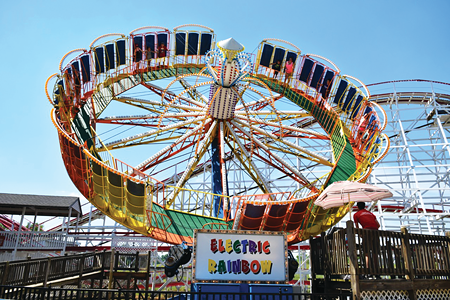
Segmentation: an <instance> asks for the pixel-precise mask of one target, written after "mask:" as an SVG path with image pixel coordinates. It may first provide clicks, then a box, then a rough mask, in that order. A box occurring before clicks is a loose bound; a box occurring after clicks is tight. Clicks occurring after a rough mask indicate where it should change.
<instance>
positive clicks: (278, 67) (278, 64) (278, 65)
mask: <svg viewBox="0 0 450 300" xmlns="http://www.w3.org/2000/svg"><path fill="white" fill-rule="evenodd" d="M270 65H271V66H272V70H273V78H278V72H280V70H281V61H279V60H277V62H276V63H271V64H270Z"/></svg>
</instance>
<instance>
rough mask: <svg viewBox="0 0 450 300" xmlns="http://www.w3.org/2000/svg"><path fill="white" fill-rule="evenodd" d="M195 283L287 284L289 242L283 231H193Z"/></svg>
mask: <svg viewBox="0 0 450 300" xmlns="http://www.w3.org/2000/svg"><path fill="white" fill-rule="evenodd" d="M193 254H194V263H193V278H194V281H196V282H236V283H241V282H254V283H287V281H288V273H289V272H288V270H287V264H288V261H287V257H288V256H287V242H286V234H284V233H282V232H263V231H239V230H205V229H199V230H195V232H194V253H193Z"/></svg>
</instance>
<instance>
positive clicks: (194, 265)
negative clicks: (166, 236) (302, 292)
mask: <svg viewBox="0 0 450 300" xmlns="http://www.w3.org/2000/svg"><path fill="white" fill-rule="evenodd" d="M199 234H200V235H204V234H205V235H206V234H210V235H211V237H213V238H214V239H215V238H216V237H217V238H218V239H220V238H221V236H220V235H223V236H224V237H226V234H228V235H242V236H246V235H248V236H250V237H254V238H258V239H261V238H263V237H267V238H269V239H270V238H272V239H273V238H274V237H273V236H282V237H283V238H282V239H283V246H280V245H277V247H278V248H282V249H283V250H282V254H281V253H277V254H276V255H283V257H284V259H283V262H284V263H283V264H282V265H283V274H284V278H283V279H282V278H281V277H282V275H279V276H278V278H277V279H275V280H264V279H248V280H243V279H240V277H243V276H244V275H239V276H236V275H234V276H233V275H230V276H226V275H225V277H226V279H213V278H211V279H205V278H201V279H198V278H197V277H198V276H203V273H205V272H204V271H202V273H201V275H199V273H200V272H198V271H197V267H198V263H199V260H197V255H198V254H199V252H200V254H203V253H204V252H205V251H207V250H205V248H207V249H208V250H209V251H211V248H210V247H211V245H210V244H207V245H204V244H202V245H199V244H198V240H199ZM277 238H278V237H277ZM218 239H217V240H218ZM193 246H194V247H193V261H192V282H196V283H208V282H209V283H271V284H287V283H288V281H289V268H288V245H287V235H286V233H284V232H277V231H253V230H218V229H212V230H210V229H196V230H194V245H193ZM199 247H202V248H201V249H200V248H199ZM204 259H206V258H204ZM203 266H204V263H203ZM276 267H277V268H280V265H277V266H276ZM272 268H273V266H272ZM278 272H279V273H281V272H280V271H278ZM229 273H231V272H229ZM240 273H241V272H239V274H240ZM222 277H223V276H222ZM232 277H239V279H237V280H236V279H233V278H232ZM260 277H262V276H260Z"/></svg>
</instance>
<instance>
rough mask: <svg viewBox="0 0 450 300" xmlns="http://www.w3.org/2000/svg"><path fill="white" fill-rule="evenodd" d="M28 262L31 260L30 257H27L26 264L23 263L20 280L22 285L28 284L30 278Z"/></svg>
mask: <svg viewBox="0 0 450 300" xmlns="http://www.w3.org/2000/svg"><path fill="white" fill-rule="evenodd" d="M30 260H31V257H30V256H27V262H26V263H25V268H24V271H23V279H22V283H23V285H27V284H28V280H29V277H30Z"/></svg>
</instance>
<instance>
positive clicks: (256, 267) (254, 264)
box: [250, 260, 261, 274]
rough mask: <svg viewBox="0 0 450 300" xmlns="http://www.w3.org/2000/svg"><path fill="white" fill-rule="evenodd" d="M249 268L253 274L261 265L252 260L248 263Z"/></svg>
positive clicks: (257, 271)
mask: <svg viewBox="0 0 450 300" xmlns="http://www.w3.org/2000/svg"><path fill="white" fill-rule="evenodd" d="M250 269H251V270H252V272H253V273H254V274H258V273H259V271H260V270H261V265H260V264H259V262H258V261H257V260H254V261H252V262H251V263H250Z"/></svg>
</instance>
